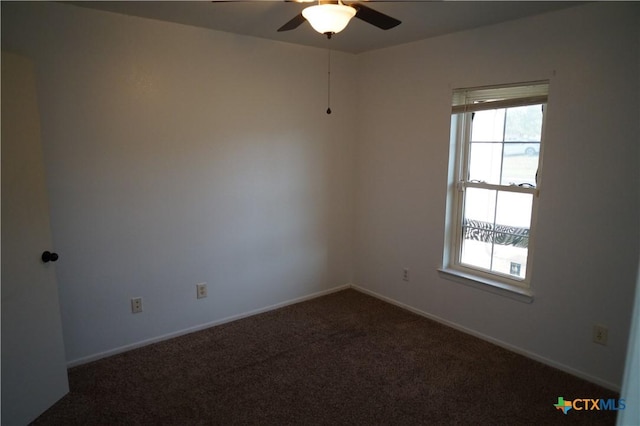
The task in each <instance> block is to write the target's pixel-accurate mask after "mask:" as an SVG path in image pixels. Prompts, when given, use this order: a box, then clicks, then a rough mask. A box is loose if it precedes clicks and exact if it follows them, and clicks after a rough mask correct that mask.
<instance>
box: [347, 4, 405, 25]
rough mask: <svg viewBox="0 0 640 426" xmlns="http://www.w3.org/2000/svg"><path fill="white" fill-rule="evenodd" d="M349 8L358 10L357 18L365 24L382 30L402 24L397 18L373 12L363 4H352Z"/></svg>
mask: <svg viewBox="0 0 640 426" xmlns="http://www.w3.org/2000/svg"><path fill="white" fill-rule="evenodd" d="M349 6H351V7H353V8H354V9H355V10H356V18H359V19H362V20H363V21H364V22H366V23H368V24H371V25H374V26H376V27H378V28H380V29H383V30H388V29H391V28H393V27H396V26H398V25H400V24H401V22H400V21H398V20H397V19H396V18H392V17H391V16H388V15H385V14H384V13H381V12H378V11H377V10H373V9H371V8H369V7H367V6H365V5H363V4H362V3H351V4H350V5H349Z"/></svg>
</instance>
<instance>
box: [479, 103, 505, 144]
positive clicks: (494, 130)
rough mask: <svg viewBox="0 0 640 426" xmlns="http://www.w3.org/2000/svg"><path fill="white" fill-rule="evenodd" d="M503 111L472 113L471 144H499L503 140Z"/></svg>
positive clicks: (493, 110)
mask: <svg viewBox="0 0 640 426" xmlns="http://www.w3.org/2000/svg"><path fill="white" fill-rule="evenodd" d="M504 114H505V110H504V109H491V110H488V111H478V112H476V113H474V117H473V127H472V129H471V142H501V141H502V140H503V139H504V138H503V135H504Z"/></svg>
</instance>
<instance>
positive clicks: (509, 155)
mask: <svg viewBox="0 0 640 426" xmlns="http://www.w3.org/2000/svg"><path fill="white" fill-rule="evenodd" d="M472 117H473V118H472V125H471V138H470V141H469V142H470V143H469V159H468V160H469V163H468V164H469V166H468V167H469V169H468V180H470V181H474V182H486V183H491V184H495V185H520V186H529V187H535V186H536V185H537V182H536V173H537V171H538V159H539V154H540V137H541V133H542V105H541V104H536V105H529V106H523V107H511V108H500V109H492V110H486V111H478V112H475V113H473V115H472Z"/></svg>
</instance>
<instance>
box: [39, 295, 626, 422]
mask: <svg viewBox="0 0 640 426" xmlns="http://www.w3.org/2000/svg"><path fill="white" fill-rule="evenodd" d="M69 385H70V389H71V391H70V393H69V394H67V395H66V396H65V397H64V398H62V399H61V400H60V401H59V402H58V403H57V404H55V405H54V406H53V407H51V408H50V409H49V410H47V411H46V412H45V413H43V414H42V415H41V416H40V417H39V418H38V419H36V420H35V421H34V422H33V424H34V425H65V426H67V425H83V426H85V425H302V424H304V425H471V424H473V425H555V424H557V425H567V424H581V425H583V424H594V425H613V424H615V416H616V414H615V411H577V410H570V411H569V412H568V413H567V414H566V415H565V414H563V413H562V412H561V411H558V410H557V409H556V408H555V407H554V404H556V403H557V401H558V397H564V399H565V400H569V399H574V398H618V395H617V394H615V393H614V392H612V391H609V390H607V389H605V388H602V387H600V386H598V385H595V384H592V383H589V382H587V381H584V380H581V379H579V378H576V377H574V376H572V375H570V374H567V373H565V372H563V371H560V370H557V369H554V368H551V367H549V366H546V365H544V364H541V363H539V362H536V361H533V360H531V359H528V358H526V357H524V356H521V355H518V354H515V353H513V352H510V351H508V350H505V349H503V348H500V347H498V346H495V345H493V344H491V343H488V342H486V341H483V340H481V339H478V338H476V337H473V336H470V335H467V334H465V333H462V332H460V331H457V330H454V329H452V328H449V327H446V326H443V325H441V324H439V323H437V322H434V321H431V320H429V319H426V318H424V317H421V316H419V315H416V314H414V313H411V312H408V311H406V310H403V309H400V308H398V307H396V306H393V305H391V304H388V303H385V302H383V301H380V300H378V299H376V298H373V297H370V296H368V295H365V294H362V293H360V292H357V291H355V290H344V291H340V292H337V293H333V294H329V295H327V296H323V297H319V298H317V299H313V300H310V301H306V302H302V303H298V304H294V305H290V306H287V307H284V308H280V309H277V310H274V311H270V312H266V313H263V314H259V315H255V316H252V317H248V318H244V319H241V320H237V321H234V322H231V323H227V324H223V325H219V326H216V327H211V328H209V329H206V330H202V331H198V332H195V333H191V334H188V335H184V336H181V337H177V338H174V339H171V340H167V341H164V342H160V343H156V344H153V345H149V346H146V347H143V348H140V349H136V350H132V351H129V352H126V353H122V354H119V355H115V356H112V357H109V358H105V359H102V360H99V361H95V362H92V363H88V364H84V365H80V366H77V367H74V368H71V369H69Z"/></svg>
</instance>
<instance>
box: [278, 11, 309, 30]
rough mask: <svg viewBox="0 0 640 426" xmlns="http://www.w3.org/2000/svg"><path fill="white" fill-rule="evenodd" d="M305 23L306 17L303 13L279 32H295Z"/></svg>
mask: <svg viewBox="0 0 640 426" xmlns="http://www.w3.org/2000/svg"><path fill="white" fill-rule="evenodd" d="M304 21H306V19H305V17H304V16H302V13H299V14H297V15H296V16H295V17H294V18H293V19H292V20H290V21H289V22H287V23H286V24H284V25H283V26H281V27H280V28H278V32H282V31H291V30H295V29H296V28H298V27H299V26H300V25H302V23H303V22H304Z"/></svg>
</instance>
